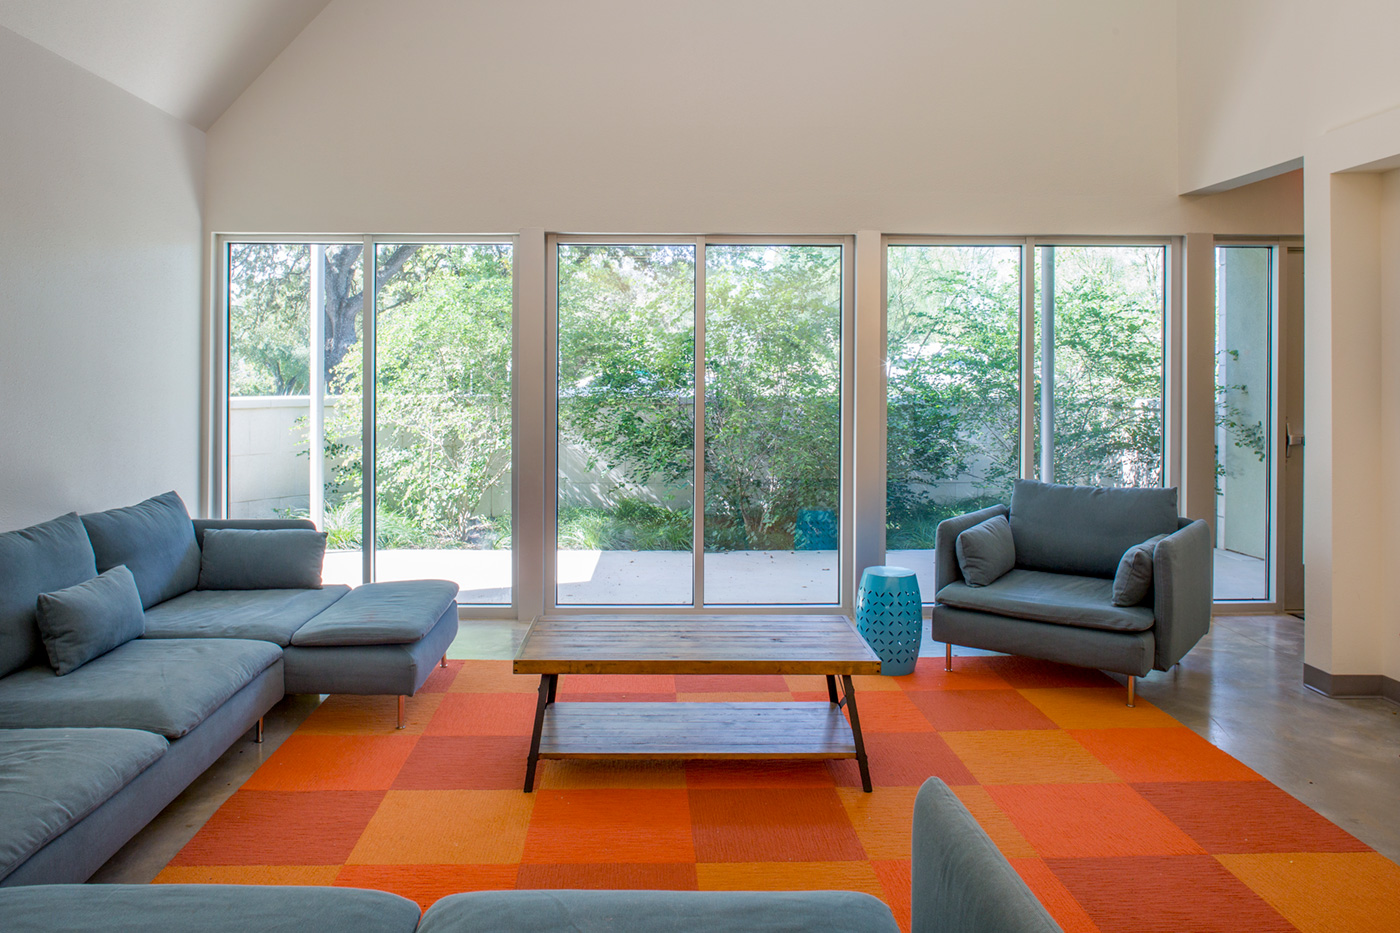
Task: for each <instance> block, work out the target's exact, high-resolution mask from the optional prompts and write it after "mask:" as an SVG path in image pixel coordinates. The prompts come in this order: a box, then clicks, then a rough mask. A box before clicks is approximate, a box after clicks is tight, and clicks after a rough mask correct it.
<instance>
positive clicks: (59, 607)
mask: <svg viewBox="0 0 1400 933" xmlns="http://www.w3.org/2000/svg"><path fill="white" fill-rule="evenodd" d="M36 619H37V621H38V623H39V636H40V637H41V638H42V639H43V640H44V649H45V650H46V651H47V652H48V654H49V663H50V664H51V665H53V669H54V671H55V672H57V673H58V674H59V675H63V674H67V673H68V672H70V671H75V670H77V669H78V668H80V667H82V666H83V665H84V664H86V663H87V662H89V661H91V660H92V659H93V658H96V657H99V656H101V655H104V654H106V653H107V652H109V651H111V650H112V649H113V648H116V647H118V646H120V645H124V644H126V643H127V642H129V641H131V640H132V639H133V638H140V637H141V635H142V633H144V632H145V631H146V613H145V611H144V610H142V608H141V594H140V592H138V591H137V589H136V578H135V577H133V576H132V575H131V571H130V570H127V569H126V568H125V567H123V566H120V565H118V566H116V567H113V568H112V569H111V570H108V571H106V572H105V573H102V574H100V575H98V576H96V577H93V578H92V579H91V580H86V581H84V582H82V583H79V584H77V585H76V586H70V587H68V588H67V589H62V590H59V591H58V592H56V593H40V594H39V600H38V611H37V613H36Z"/></svg>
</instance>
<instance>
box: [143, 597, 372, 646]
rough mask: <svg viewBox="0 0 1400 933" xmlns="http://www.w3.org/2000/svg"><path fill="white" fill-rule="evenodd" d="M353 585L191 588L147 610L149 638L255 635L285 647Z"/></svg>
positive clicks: (242, 636) (259, 639) (243, 636)
mask: <svg viewBox="0 0 1400 933" xmlns="http://www.w3.org/2000/svg"><path fill="white" fill-rule="evenodd" d="M349 592H350V587H348V586H342V585H340V584H336V585H334V586H326V587H322V588H321V589H319V590H191V591H190V592H188V593H184V594H182V595H180V596H176V597H175V598H174V599H168V600H166V601H165V602H163V603H161V604H160V605H159V606H152V607H151V608H150V609H147V610H146V637H147V638H252V639H257V640H258V641H270V642H272V643H273V644H275V645H281V646H282V647H284V648H285V647H286V646H287V645H289V644H291V643H292V633H293V632H295V631H296V630H297V629H299V628H301V627H302V626H303V625H305V624H306V622H307V620H308V619H311V618H313V617H314V616H316V615H318V614H319V613H321V612H323V611H324V610H325V609H326V608H327V607H328V606H330V605H331V604H332V603H335V602H336V601H337V600H339V599H340V598H341V597H342V596H344V595H345V594H346V593H349Z"/></svg>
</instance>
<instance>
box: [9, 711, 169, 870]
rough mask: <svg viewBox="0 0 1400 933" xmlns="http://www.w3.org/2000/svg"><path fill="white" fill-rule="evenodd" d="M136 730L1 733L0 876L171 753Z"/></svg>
mask: <svg viewBox="0 0 1400 933" xmlns="http://www.w3.org/2000/svg"><path fill="white" fill-rule="evenodd" d="M167 745H168V743H167V742H166V741H165V739H163V738H161V737H160V736H158V735H153V734H152V733H150V732H137V731H135V730H133V729H3V730H0V878H4V877H5V876H6V875H8V874H9V873H10V872H11V871H13V870H14V869H15V868H17V867H19V866H20V865H21V864H23V863H24V861H25V860H26V859H28V858H29V857H30V856H31V855H33V854H34V853H35V852H37V851H39V850H40V849H41V848H43V847H44V846H45V845H47V844H48V843H49V842H50V841H51V840H53V839H55V838H57V837H58V836H59V835H61V834H62V833H63V832H64V831H65V830H67V829H68V827H70V826H72V825H73V824H74V823H76V822H78V821H79V820H81V819H82V818H83V817H85V816H87V815H88V814H89V813H91V812H92V811H93V810H96V809H97V808H98V807H100V806H102V804H104V803H106V802H107V801H108V800H109V799H111V798H112V797H113V796H114V795H115V794H116V793H117V791H119V790H121V789H122V788H123V787H125V786H126V785H128V784H130V783H131V782H132V781H133V780H134V779H135V778H136V776H137V775H138V774H140V773H141V772H142V771H145V770H146V769H147V768H148V767H150V766H151V765H152V764H154V763H155V762H156V761H157V760H158V759H159V758H160V756H161V755H164V754H165V749H166V747H167Z"/></svg>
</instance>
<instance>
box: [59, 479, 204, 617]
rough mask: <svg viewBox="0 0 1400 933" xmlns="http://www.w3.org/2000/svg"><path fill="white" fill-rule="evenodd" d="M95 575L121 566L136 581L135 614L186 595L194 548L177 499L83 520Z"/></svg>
mask: <svg viewBox="0 0 1400 933" xmlns="http://www.w3.org/2000/svg"><path fill="white" fill-rule="evenodd" d="M83 524H84V525H85V526H87V533H88V537H89V538H91V539H92V550H93V553H94V554H96V555H97V570H98V572H99V573H100V572H103V571H107V570H111V569H112V568H113V567H115V566H117V565H118V564H125V565H126V568H127V569H128V570H130V571H131V575H132V576H133V577H135V578H136V589H137V590H138V591H139V592H140V593H141V608H143V609H149V608H151V607H152V606H154V605H155V604H156V603H163V602H165V601H166V600H167V599H172V598H174V597H176V596H179V595H180V594H181V593H188V592H189V591H190V590H192V589H194V588H195V584H197V583H198V582H199V545H198V544H196V543H195V540H194V525H193V524H192V523H191V522H190V513H189V512H188V511H186V509H185V503H184V502H183V501H182V500H181V499H180V496H179V494H178V493H175V492H167V493H164V494H162V495H159V496H155V497H153V498H150V499H147V500H146V501H145V502H139V503H137V504H136V505H131V506H127V507H126V508H124V509H108V510H107V511H105V512H93V513H90V514H88V515H84V516H83Z"/></svg>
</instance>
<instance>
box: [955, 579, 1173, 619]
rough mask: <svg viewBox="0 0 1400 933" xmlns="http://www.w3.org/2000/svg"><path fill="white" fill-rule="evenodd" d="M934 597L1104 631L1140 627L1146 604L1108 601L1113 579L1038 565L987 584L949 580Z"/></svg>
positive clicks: (1147, 613) (1146, 614) (962, 605)
mask: <svg viewBox="0 0 1400 933" xmlns="http://www.w3.org/2000/svg"><path fill="white" fill-rule="evenodd" d="M938 602H940V603H942V604H943V605H945V606H954V607H956V608H958V609H973V610H976V611H978V612H990V613H993V614H995V615H999V616H1010V617H1012V618H1016V619H1031V620H1033V621H1036V622H1054V623H1056V624H1058V625H1073V626H1078V627H1080V628H1097V629H1105V630H1107V631H1110V632H1145V631H1147V630H1148V629H1150V628H1151V627H1152V622H1153V617H1152V609H1151V607H1148V606H1115V605H1113V581H1112V580H1103V579H1100V578H1098V577H1081V576H1076V575H1074V574H1068V573H1045V572H1044V571H1040V570H1013V571H1011V572H1010V573H1008V574H1007V575H1006V576H1004V577H1002V578H1001V579H1000V580H998V581H996V582H995V583H993V584H991V585H989V586H968V585H967V584H966V583H949V584H948V585H947V586H945V587H943V589H941V590H939V591H938Z"/></svg>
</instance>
